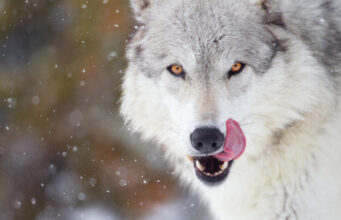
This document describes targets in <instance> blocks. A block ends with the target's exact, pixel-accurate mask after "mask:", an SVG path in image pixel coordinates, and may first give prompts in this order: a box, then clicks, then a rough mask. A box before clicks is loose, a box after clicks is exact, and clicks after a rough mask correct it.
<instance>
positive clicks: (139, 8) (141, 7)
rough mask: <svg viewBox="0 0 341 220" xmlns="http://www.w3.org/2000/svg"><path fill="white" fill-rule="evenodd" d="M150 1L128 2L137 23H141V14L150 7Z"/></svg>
mask: <svg viewBox="0 0 341 220" xmlns="http://www.w3.org/2000/svg"><path fill="white" fill-rule="evenodd" d="M151 1H153V0H130V5H131V7H132V9H133V12H134V14H135V19H136V20H137V21H142V20H143V19H142V17H143V12H144V11H145V10H147V9H148V8H149V7H151V4H152V3H151Z"/></svg>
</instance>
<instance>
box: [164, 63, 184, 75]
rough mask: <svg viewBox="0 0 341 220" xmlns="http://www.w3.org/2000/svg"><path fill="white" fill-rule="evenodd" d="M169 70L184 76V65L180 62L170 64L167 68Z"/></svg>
mask: <svg viewBox="0 0 341 220" xmlns="http://www.w3.org/2000/svg"><path fill="white" fill-rule="evenodd" d="M167 70H168V71H169V72H170V73H171V74H173V75H175V76H183V75H184V69H183V68H182V66H180V65H178V64H173V65H170V66H169V67H168V68H167Z"/></svg>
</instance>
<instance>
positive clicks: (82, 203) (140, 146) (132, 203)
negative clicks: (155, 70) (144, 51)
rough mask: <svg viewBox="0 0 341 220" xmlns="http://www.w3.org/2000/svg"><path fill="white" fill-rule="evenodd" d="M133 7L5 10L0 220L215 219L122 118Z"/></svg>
mask: <svg viewBox="0 0 341 220" xmlns="http://www.w3.org/2000/svg"><path fill="white" fill-rule="evenodd" d="M128 3H129V2H128V0H0V220H31V219H32V220H33V219H34V220H50V219H51V220H54V219H62V220H64V219H65V220H73V219H85V220H107V219H109V220H117V219H119V220H120V219H144V220H157V219H162V220H175V219H186V220H188V219H210V218H209V216H208V215H207V211H206V210H205V209H204V208H203V206H202V205H201V204H200V203H199V200H198V198H196V197H193V195H190V194H189V193H188V190H186V189H185V188H183V187H179V183H178V182H177V180H176V177H175V176H174V175H173V173H172V169H171V168H170V167H167V165H166V164H165V162H164V161H163V159H162V154H161V153H160V152H158V151H156V150H155V149H156V148H154V147H153V146H151V144H148V143H147V144H144V143H142V142H140V141H139V139H138V137H137V136H136V135H131V134H129V133H128V132H127V130H126V129H125V127H124V126H123V124H122V120H121V118H120V116H119V115H118V102H119V97H120V78H121V77H122V75H123V73H124V69H125V66H126V63H125V59H124V48H125V45H126V43H127V39H128V37H129V33H131V32H132V31H133V29H134V23H133V22H134V21H133V19H132V15H131V12H130V9H129V5H128Z"/></svg>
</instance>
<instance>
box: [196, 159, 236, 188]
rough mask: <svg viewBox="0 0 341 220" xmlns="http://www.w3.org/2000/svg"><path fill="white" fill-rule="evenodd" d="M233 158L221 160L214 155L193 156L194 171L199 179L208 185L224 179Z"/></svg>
mask: <svg viewBox="0 0 341 220" xmlns="http://www.w3.org/2000/svg"><path fill="white" fill-rule="evenodd" d="M232 163H233V160H231V161H221V160H219V159H217V158H215V157H214V156H206V157H194V158H193V164H194V168H195V173H196V175H197V176H198V178H199V179H200V180H202V181H203V182H204V183H206V184H209V185H216V184H219V183H221V182H223V180H225V179H226V177H227V176H228V174H229V172H230V168H231V166H232Z"/></svg>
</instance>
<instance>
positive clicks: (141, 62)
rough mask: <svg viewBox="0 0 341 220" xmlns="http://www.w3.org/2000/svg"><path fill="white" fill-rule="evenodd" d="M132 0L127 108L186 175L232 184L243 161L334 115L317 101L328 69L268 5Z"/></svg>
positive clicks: (133, 122)
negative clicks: (133, 19) (133, 28)
mask: <svg viewBox="0 0 341 220" xmlns="http://www.w3.org/2000/svg"><path fill="white" fill-rule="evenodd" d="M131 3H132V7H133V9H134V12H135V17H136V20H137V25H138V28H137V30H136V33H135V34H134V36H133V39H132V41H131V42H130V44H129V46H128V50H127V57H128V61H129V64H128V68H127V72H126V75H125V77H124V83H123V98H122V108H121V112H122V114H123V115H124V117H125V119H126V120H127V122H128V124H129V125H130V126H131V128H132V130H134V131H137V132H140V133H141V134H142V135H143V137H144V138H146V139H153V140H156V141H157V142H158V143H159V144H160V145H161V146H164V149H165V151H166V154H167V155H168V156H169V158H170V159H171V160H173V162H174V163H175V164H174V165H175V168H177V170H178V172H179V173H186V175H185V178H186V179H187V180H190V181H192V180H194V181H196V179H197V178H196V176H198V177H199V178H200V179H201V180H203V182H205V183H211V184H212V183H225V182H228V181H225V180H226V177H227V176H228V174H229V173H230V174H229V178H228V179H230V178H234V176H233V170H234V169H239V168H238V163H240V164H241V163H245V162H247V161H253V162H255V161H260V159H261V158H264V157H268V155H271V152H272V151H279V146H282V145H284V146H286V145H289V142H287V139H288V137H289V136H290V138H296V136H295V135H296V134H297V132H298V130H299V129H298V127H300V128H301V127H302V126H307V125H308V124H309V125H317V124H318V123H320V122H321V120H323V118H324V116H325V115H326V114H327V111H325V110H324V109H325V108H323V109H322V108H319V105H329V103H331V99H332V98H331V96H330V91H331V90H332V87H333V86H332V84H331V83H330V81H329V79H328V76H327V75H328V74H326V69H324V68H323V67H321V65H320V64H319V61H318V60H317V59H316V58H315V57H314V56H313V54H312V53H311V51H310V50H309V49H308V48H307V47H306V45H305V44H304V43H303V41H301V40H300V39H299V37H297V36H296V35H294V34H293V33H291V31H290V30H289V28H288V27H287V24H285V21H283V20H282V18H281V14H280V12H276V11H271V10H269V8H268V7H269V6H268V5H266V3H262V2H258V1H251V0H249V1H248V0H241V1H232V0H231V1H228V0H210V1H206V0H190V1H185V0H173V1H169V0H131ZM308 119H309V120H308ZM310 119H312V120H310ZM303 130H304V129H303ZM305 130H309V129H305ZM300 131H301V130H300ZM297 135H299V134H297ZM244 138H245V139H246V143H247V144H246V149H245V152H244V154H242V153H243V151H244V144H245V142H244V141H245V140H244ZM229 151H230V152H229ZM228 154H230V155H228ZM240 154H242V155H241V157H240V158H238V156H240ZM187 158H189V159H190V160H188V159H187ZM237 158H238V159H237ZM232 163H233V167H232V168H231V165H232ZM193 164H194V166H193ZM244 167H245V166H244ZM240 169H241V168H240ZM239 171H240V172H242V171H241V170H239ZM195 173H196V175H195ZM235 178H238V177H237V175H235Z"/></svg>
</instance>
